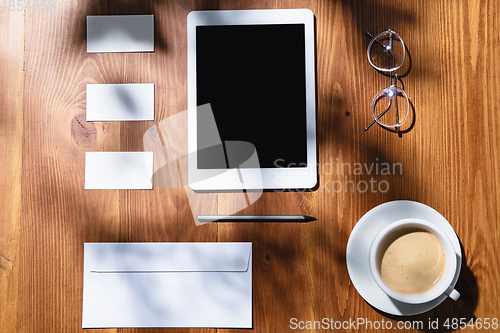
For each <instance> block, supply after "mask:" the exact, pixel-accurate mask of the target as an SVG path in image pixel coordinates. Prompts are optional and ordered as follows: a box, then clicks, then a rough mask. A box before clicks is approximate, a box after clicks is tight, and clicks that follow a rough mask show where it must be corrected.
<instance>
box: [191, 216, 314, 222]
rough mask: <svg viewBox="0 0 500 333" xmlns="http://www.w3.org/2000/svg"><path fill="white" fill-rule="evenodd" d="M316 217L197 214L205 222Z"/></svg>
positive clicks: (263, 220) (309, 218) (298, 219)
mask: <svg viewBox="0 0 500 333" xmlns="http://www.w3.org/2000/svg"><path fill="white" fill-rule="evenodd" d="M315 220H316V218H315V217H312V216H306V215H198V221H200V222H201V223H204V222H205V223H206V222H311V221H315Z"/></svg>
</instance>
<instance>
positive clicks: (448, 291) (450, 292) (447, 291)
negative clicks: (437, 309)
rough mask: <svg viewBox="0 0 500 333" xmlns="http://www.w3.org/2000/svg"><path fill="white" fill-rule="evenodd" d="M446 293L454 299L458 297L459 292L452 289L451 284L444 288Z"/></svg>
mask: <svg viewBox="0 0 500 333" xmlns="http://www.w3.org/2000/svg"><path fill="white" fill-rule="evenodd" d="M446 295H448V296H449V297H450V298H451V299H452V300H454V301H456V300H457V299H458V298H459V297H460V293H459V292H458V291H456V290H455V289H453V287H451V286H450V287H448V289H447V290H446Z"/></svg>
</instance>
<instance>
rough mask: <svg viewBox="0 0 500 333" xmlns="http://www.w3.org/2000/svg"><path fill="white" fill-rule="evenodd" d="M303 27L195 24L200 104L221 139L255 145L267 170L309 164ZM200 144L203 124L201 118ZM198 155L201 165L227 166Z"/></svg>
mask: <svg viewBox="0 0 500 333" xmlns="http://www.w3.org/2000/svg"><path fill="white" fill-rule="evenodd" d="M304 28H305V26H304V24H269V25H268V24H265V25H220V26H197V27H196V89H197V96H196V97H197V105H203V104H206V103H210V104H211V107H212V111H213V114H214V118H215V122H216V124H217V128H218V131H219V135H220V138H221V140H222V142H226V141H246V142H250V143H252V144H253V145H254V146H255V148H256V150H257V154H258V157H259V164H260V167H261V168H276V167H305V166H307V136H306V73H305V33H304ZM197 126H198V129H199V130H198V136H197V137H198V139H197V140H198V146H199V147H200V146H201V144H200V143H202V142H203V140H204V138H203V135H202V133H203V128H202V127H203V122H202V121H200V118H198V120H197ZM206 155H207V154H206V152H205V154H203V153H202V152H198V168H200V169H224V168H226V164H225V163H224V161H221V163H219V164H218V163H213V161H209V160H210V159H209V158H208V156H206Z"/></svg>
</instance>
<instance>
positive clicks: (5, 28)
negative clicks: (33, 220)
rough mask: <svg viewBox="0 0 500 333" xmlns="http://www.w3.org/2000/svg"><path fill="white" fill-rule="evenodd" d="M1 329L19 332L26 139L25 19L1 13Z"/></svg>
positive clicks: (20, 15)
mask: <svg viewBox="0 0 500 333" xmlns="http://www.w3.org/2000/svg"><path fill="white" fill-rule="evenodd" d="M0 31H1V33H0V45H2V47H1V48H0V78H1V79H0V165H1V167H0V202H1V206H0V323H1V324H0V326H1V327H2V330H6V332H9V331H10V332H14V331H15V330H16V318H17V304H18V282H19V279H18V276H19V271H20V268H21V263H20V257H19V238H20V233H19V228H20V222H21V177H22V175H21V168H22V154H21V152H22V138H23V87H24V17H23V15H22V13H10V12H4V11H0Z"/></svg>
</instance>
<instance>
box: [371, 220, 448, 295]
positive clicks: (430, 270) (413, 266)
mask: <svg viewBox="0 0 500 333" xmlns="http://www.w3.org/2000/svg"><path fill="white" fill-rule="evenodd" d="M445 265H446V255H445V252H444V249H443V246H442V245H441V243H440V242H439V240H438V239H437V237H436V236H435V235H433V234H432V233H430V232H428V231H423V230H420V229H414V228H413V229H409V228H408V229H404V230H398V231H395V232H394V233H392V234H391V235H389V236H388V237H386V239H385V240H384V242H383V244H382V246H381V247H380V252H379V272H380V276H381V278H382V280H383V281H384V283H385V284H386V285H387V286H388V287H390V288H391V289H393V290H395V291H397V292H399V293H401V294H408V295H415V294H421V293H424V292H426V291H428V290H430V289H431V288H432V287H433V286H434V285H436V283H437V282H438V281H439V279H440V278H441V276H442V275H443V272H444V268H445Z"/></svg>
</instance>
